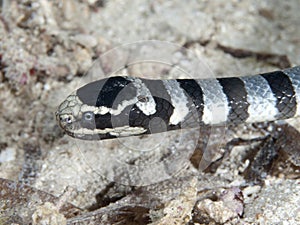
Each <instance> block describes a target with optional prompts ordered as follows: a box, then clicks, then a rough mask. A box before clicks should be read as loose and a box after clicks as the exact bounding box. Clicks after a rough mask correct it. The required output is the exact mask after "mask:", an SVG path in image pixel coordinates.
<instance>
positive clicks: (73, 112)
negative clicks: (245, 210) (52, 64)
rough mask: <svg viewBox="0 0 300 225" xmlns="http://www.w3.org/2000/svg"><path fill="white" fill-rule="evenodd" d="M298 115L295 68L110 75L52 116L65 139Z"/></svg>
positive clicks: (299, 88) (299, 79) (299, 82)
mask: <svg viewBox="0 0 300 225" xmlns="http://www.w3.org/2000/svg"><path fill="white" fill-rule="evenodd" d="M299 115H300V66H298V67H293V68H288V69H284V70H279V71H274V72H269V73H264V74H258V75H252V76H244V77H239V78H238V77H229V78H217V79H203V80H196V79H176V80H175V79H173V80H149V79H142V78H136V77H127V76H116V77H109V78H106V79H102V80H98V81H94V82H91V83H88V84H86V85H85V86H83V87H81V88H79V89H78V90H76V91H75V92H74V93H72V94H71V95H69V96H68V97H67V98H66V100H65V101H63V102H62V103H61V104H60V106H59V108H58V110H57V112H56V118H57V121H58V123H59V125H60V126H61V128H62V129H63V130H64V131H65V132H66V133H67V134H68V135H70V136H72V137H75V138H79V139H85V140H102V139H110V138H117V137H126V136H133V135H142V134H151V133H160V132H164V131H169V130H176V129H182V128H192V127H197V126H201V125H226V124H233V125H236V124H241V123H255V122H265V121H274V120H282V119H287V118H292V117H296V116H299Z"/></svg>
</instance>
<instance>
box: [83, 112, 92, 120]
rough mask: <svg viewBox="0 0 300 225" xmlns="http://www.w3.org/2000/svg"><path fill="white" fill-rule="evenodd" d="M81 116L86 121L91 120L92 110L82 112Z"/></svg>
mask: <svg viewBox="0 0 300 225" xmlns="http://www.w3.org/2000/svg"><path fill="white" fill-rule="evenodd" d="M82 118H83V119H84V120H86V121H91V120H93V119H94V113H93V112H85V113H84V114H83V116H82Z"/></svg>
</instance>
